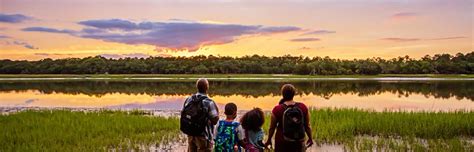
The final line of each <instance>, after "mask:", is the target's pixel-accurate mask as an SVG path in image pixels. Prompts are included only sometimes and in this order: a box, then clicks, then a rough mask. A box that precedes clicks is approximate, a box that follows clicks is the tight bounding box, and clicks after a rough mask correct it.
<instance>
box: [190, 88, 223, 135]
mask: <svg viewBox="0 0 474 152" xmlns="http://www.w3.org/2000/svg"><path fill="white" fill-rule="evenodd" d="M196 95H201V96H207V95H206V94H204V93H200V92H198V93H196ZM190 101H191V97H188V98H187V99H186V101H185V102H184V106H186V105H187V104H189V102H190ZM203 103H204V106H207V107H208V109H209V112H208V119H211V118H214V117H219V113H218V111H217V105H216V103H215V102H214V101H213V100H212V99H211V98H209V97H208V98H206V99H204V100H203ZM204 137H206V139H207V140H209V141H211V142H212V141H214V139H213V137H214V125H212V124H211V123H210V122H209V123H208V125H207V126H206V128H205V131H204Z"/></svg>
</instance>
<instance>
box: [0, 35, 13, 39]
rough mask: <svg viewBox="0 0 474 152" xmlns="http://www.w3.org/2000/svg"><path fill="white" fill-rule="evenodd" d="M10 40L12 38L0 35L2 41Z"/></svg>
mask: <svg viewBox="0 0 474 152" xmlns="http://www.w3.org/2000/svg"><path fill="white" fill-rule="evenodd" d="M9 38H11V37H9V36H6V35H0V39H9Z"/></svg>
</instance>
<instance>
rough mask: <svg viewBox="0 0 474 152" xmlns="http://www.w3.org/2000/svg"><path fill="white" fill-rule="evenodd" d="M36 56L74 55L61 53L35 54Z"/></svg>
mask: <svg viewBox="0 0 474 152" xmlns="http://www.w3.org/2000/svg"><path fill="white" fill-rule="evenodd" d="M34 55H37V56H71V55H73V54H71V53H67V54H61V53H35V54H34Z"/></svg>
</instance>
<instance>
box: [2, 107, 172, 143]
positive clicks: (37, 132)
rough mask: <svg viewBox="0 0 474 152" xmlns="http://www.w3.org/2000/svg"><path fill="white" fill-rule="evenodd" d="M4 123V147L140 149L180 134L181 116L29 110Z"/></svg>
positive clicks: (3, 117)
mask: <svg viewBox="0 0 474 152" xmlns="http://www.w3.org/2000/svg"><path fill="white" fill-rule="evenodd" d="M0 124H1V125H0V132H1V134H0V145H1V146H0V151H97V150H105V149H137V148H139V147H138V146H140V145H150V144H157V143H161V142H164V141H167V140H169V139H172V138H176V137H177V136H178V135H179V128H178V127H177V126H179V123H178V119H177V118H169V119H168V118H163V117H149V116H143V115H141V114H140V113H132V114H127V113H125V112H112V111H102V112H90V113H84V112H71V111H52V112H50V111H26V112H20V113H16V114H12V115H4V116H0Z"/></svg>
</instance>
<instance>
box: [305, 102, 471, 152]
mask: <svg viewBox="0 0 474 152" xmlns="http://www.w3.org/2000/svg"><path fill="white" fill-rule="evenodd" d="M311 116H312V117H311V125H312V126H313V129H314V132H313V136H314V138H315V140H316V142H318V143H343V144H344V145H345V146H346V147H347V148H349V149H352V150H373V148H377V149H378V150H382V149H383V148H384V147H385V148H386V147H389V148H390V149H395V150H399V151H407V150H417V151H425V150H428V149H430V150H435V151H436V150H448V151H465V150H466V151H467V150H468V149H470V150H474V145H473V144H472V143H467V142H466V141H465V140H464V139H470V140H472V139H473V137H474V112H461V111H458V112H438V113H433V112H369V111H361V110H356V109H339V110H330V109H322V110H311Z"/></svg>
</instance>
